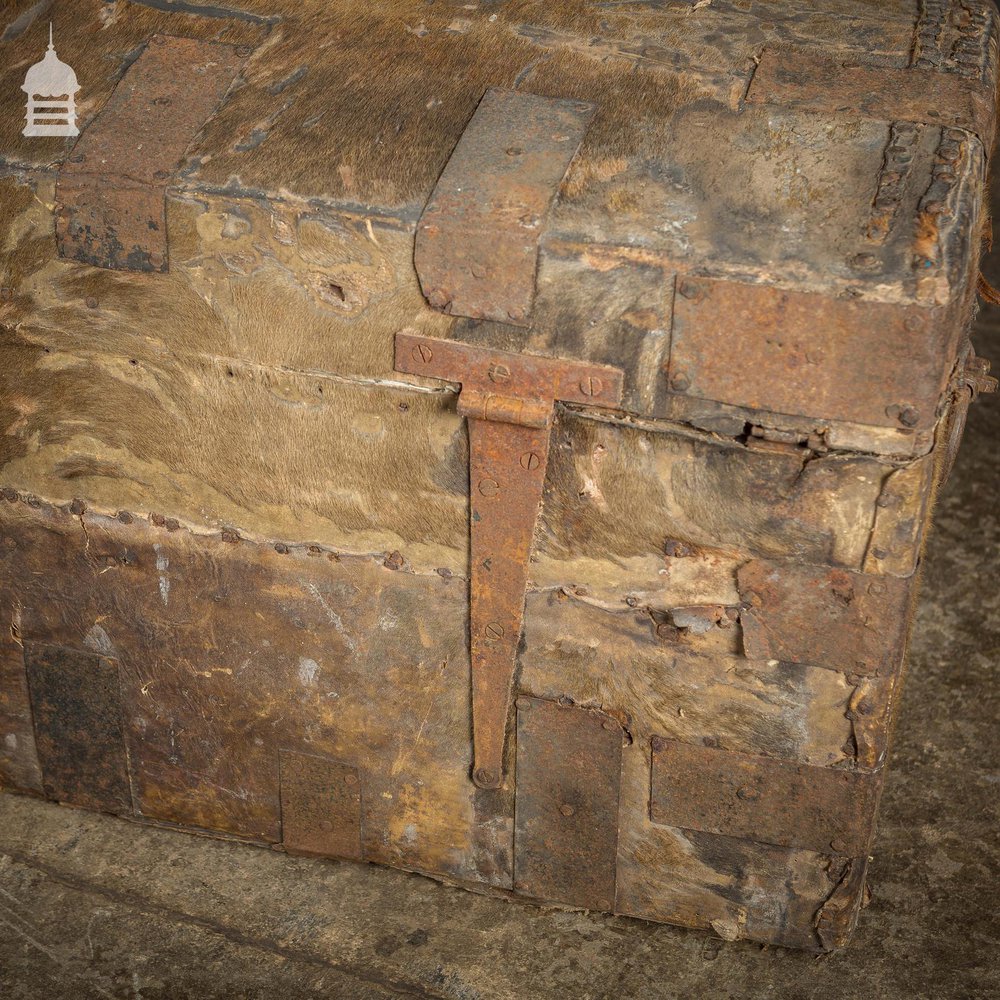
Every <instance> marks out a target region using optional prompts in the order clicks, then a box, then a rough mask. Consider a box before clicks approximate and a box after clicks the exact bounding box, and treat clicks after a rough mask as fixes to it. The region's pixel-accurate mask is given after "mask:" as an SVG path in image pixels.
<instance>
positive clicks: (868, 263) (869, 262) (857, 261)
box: [847, 253, 879, 270]
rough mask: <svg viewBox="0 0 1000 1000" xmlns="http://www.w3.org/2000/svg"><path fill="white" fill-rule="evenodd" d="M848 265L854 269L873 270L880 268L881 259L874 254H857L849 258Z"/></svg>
mask: <svg viewBox="0 0 1000 1000" xmlns="http://www.w3.org/2000/svg"><path fill="white" fill-rule="evenodd" d="M847 263H848V264H850V265H851V267H854V268H862V269H865V270H871V269H872V268H876V267H878V265H879V259H878V257H876V256H875V254H873V253H856V254H855V255H854V256H853V257H849V258H848V261H847Z"/></svg>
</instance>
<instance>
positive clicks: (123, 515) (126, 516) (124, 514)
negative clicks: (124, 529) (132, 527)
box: [118, 510, 132, 524]
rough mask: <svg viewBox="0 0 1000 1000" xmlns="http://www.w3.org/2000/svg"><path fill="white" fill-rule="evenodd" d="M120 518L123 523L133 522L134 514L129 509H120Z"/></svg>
mask: <svg viewBox="0 0 1000 1000" xmlns="http://www.w3.org/2000/svg"><path fill="white" fill-rule="evenodd" d="M118 520H119V521H121V523H122V524H131V523H132V515H131V514H130V513H129V512H128V511H127V510H120V511H118Z"/></svg>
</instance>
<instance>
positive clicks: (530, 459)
mask: <svg viewBox="0 0 1000 1000" xmlns="http://www.w3.org/2000/svg"><path fill="white" fill-rule="evenodd" d="M520 462H521V468H522V469H526V470H527V471H528V472H533V471H534V470H535V469H537V468H538V465H539V463H540V462H541V459H540V458H539V457H538V454H537V453H536V452H533V451H526V452H525V453H524V454H523V455H522V456H521V459H520Z"/></svg>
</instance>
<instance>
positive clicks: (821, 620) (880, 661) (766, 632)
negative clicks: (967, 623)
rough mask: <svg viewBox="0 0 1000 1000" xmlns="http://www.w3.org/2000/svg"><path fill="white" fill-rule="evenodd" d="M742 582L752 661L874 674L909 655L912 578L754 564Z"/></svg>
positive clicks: (742, 616) (741, 572)
mask: <svg viewBox="0 0 1000 1000" xmlns="http://www.w3.org/2000/svg"><path fill="white" fill-rule="evenodd" d="M737 582H738V587H739V592H740V597H741V598H742V600H743V602H744V604H743V610H742V611H741V612H740V622H741V625H742V629H743V651H744V653H745V654H746V656H748V657H749V658H751V659H762V660H782V661H785V662H791V663H811V664H814V665H815V666H822V667H829V668H830V669H832V670H839V671H842V672H843V673H845V674H848V675H850V674H858V675H860V676H873V675H876V674H880V673H882V674H884V673H886V672H888V671H889V670H890V669H891V667H892V666H893V665H894V663H895V661H896V660H897V659H898V658H899V657H900V656H901V655H902V646H903V637H904V635H905V633H906V626H907V621H908V613H907V608H908V604H909V599H910V591H911V584H912V578H902V579H901V578H899V577H895V576H888V575H885V576H869V575H865V574H862V573H850V572H848V571H847V570H842V569H830V568H825V567H820V566H796V565H792V564H787V563H782V564H779V563H769V562H763V561H753V562H749V563H747V564H746V565H744V566H742V567H740V569H739V571H738V573H737Z"/></svg>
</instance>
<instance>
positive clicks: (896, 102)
mask: <svg viewBox="0 0 1000 1000" xmlns="http://www.w3.org/2000/svg"><path fill="white" fill-rule="evenodd" d="M746 99H747V101H748V102H750V103H753V104H778V105H781V106H782V107H785V108H794V109H796V110H800V111H816V112H823V113H826V114H851V115H862V116H864V117H866V118H875V119H879V120H881V121H887V122H888V121H911V122H922V123H925V124H936V125H947V126H950V127H953V128H961V129H965V130H967V131H969V132H973V133H975V134H976V135H977V136H979V138H980V139H981V140H982V142H983V145H984V146H985V148H986V149H987V150H989V149H991V148H992V139H993V100H992V98H991V96H990V88H989V87H987V86H985V85H984V84H983V83H982V82H981V81H980V80H978V79H972V78H969V77H965V76H960V75H958V74H957V73H948V72H940V71H938V70H927V69H921V68H915V67H908V68H906V69H901V68H894V67H889V66H863V65H858V64H857V63H856V62H855V61H853V60H850V59H845V58H843V57H840V58H837V57H834V56H828V55H824V54H822V53H821V52H818V51H817V50H816V48H815V47H813V46H810V47H809V48H794V47H787V48H780V49H768V50H765V52H764V54H763V55H762V56H761V60H760V63H759V64H758V66H757V69H756V72H755V73H754V75H753V80H752V81H751V83H750V88H749V90H748V92H747V98H746Z"/></svg>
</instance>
